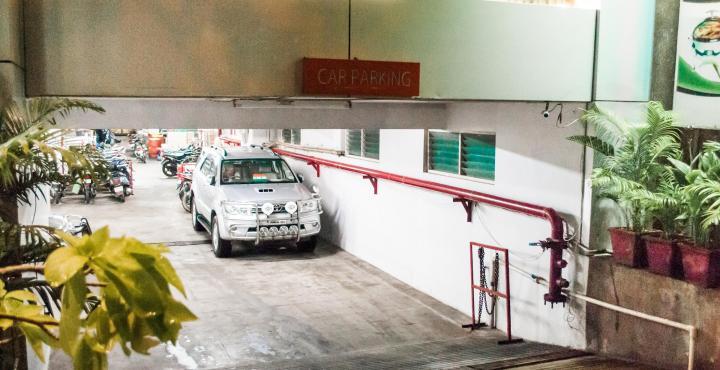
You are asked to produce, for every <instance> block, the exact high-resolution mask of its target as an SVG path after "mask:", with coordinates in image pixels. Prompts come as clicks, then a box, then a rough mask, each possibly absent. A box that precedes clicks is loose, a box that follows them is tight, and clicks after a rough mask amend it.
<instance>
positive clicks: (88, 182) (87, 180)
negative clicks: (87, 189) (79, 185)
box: [84, 179, 92, 184]
mask: <svg viewBox="0 0 720 370" xmlns="http://www.w3.org/2000/svg"><path fill="white" fill-rule="evenodd" d="M84 181H85V183H86V184H92V179H85V180H84Z"/></svg>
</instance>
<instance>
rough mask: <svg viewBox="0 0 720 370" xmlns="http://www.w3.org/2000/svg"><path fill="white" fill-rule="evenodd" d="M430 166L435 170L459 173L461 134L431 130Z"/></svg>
mask: <svg viewBox="0 0 720 370" xmlns="http://www.w3.org/2000/svg"><path fill="white" fill-rule="evenodd" d="M429 136H430V140H429V141H430V143H429V144H430V147H429V151H430V153H429V155H428V162H429V163H428V168H429V169H431V170H434V171H440V172H447V173H455V174H457V173H458V163H459V156H458V151H459V150H460V149H459V148H460V134H456V133H454V132H443V131H430V133H429Z"/></svg>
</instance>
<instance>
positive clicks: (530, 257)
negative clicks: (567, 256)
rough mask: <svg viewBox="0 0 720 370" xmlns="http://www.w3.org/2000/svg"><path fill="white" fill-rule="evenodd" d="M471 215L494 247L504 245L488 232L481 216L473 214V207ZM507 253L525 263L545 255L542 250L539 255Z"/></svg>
mask: <svg viewBox="0 0 720 370" xmlns="http://www.w3.org/2000/svg"><path fill="white" fill-rule="evenodd" d="M473 214H474V215H477V217H476V219H477V220H478V221H479V223H480V226H482V228H483V229H484V230H485V232H486V233H487V234H488V236H490V239H492V240H493V242H495V244H496V245H498V246H500V245H505V244H503V243H500V241H498V240H497V238H496V237H495V235H494V234H493V233H492V232H491V231H490V228H489V227H488V226H487V225H486V224H485V222H484V219H483V217H482V215H481V214H480V212H475V208H474V207H473ZM508 253H509V254H511V255H513V256H514V257H517V258H519V259H521V260H524V261H527V262H534V261H537V260H539V259H540V257H542V256H543V254H545V251H544V250H542V251H541V252H540V253H539V254H537V255H527V254H521V253H517V252H513V251H511V250H510V249H509V248H508Z"/></svg>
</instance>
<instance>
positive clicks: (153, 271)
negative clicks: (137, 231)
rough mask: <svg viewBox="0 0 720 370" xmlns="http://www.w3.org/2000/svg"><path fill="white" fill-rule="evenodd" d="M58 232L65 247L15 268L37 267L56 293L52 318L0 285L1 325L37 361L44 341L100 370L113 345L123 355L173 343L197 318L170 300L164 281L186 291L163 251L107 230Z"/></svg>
mask: <svg viewBox="0 0 720 370" xmlns="http://www.w3.org/2000/svg"><path fill="white" fill-rule="evenodd" d="M60 236H61V238H62V239H63V241H64V242H65V244H66V246H64V247H60V248H57V249H56V250H55V251H54V252H52V253H51V254H50V256H49V257H48V259H47V262H46V263H45V265H44V268H42V267H41V266H39V265H25V266H24V267H22V268H21V270H25V271H43V272H44V274H45V278H46V279H47V281H48V282H49V283H50V284H51V285H52V286H53V287H58V288H60V289H61V290H62V294H61V296H62V300H61V302H62V303H61V307H60V309H61V312H62V316H61V318H60V320H59V321H56V320H55V319H54V318H53V317H52V316H50V315H47V314H45V313H43V308H42V306H40V305H38V304H37V298H36V296H35V294H33V293H30V292H28V291H25V290H16V291H10V292H8V291H6V290H5V289H4V286H3V287H2V289H1V290H0V295H2V303H1V304H0V306H1V308H0V328H2V329H8V328H9V327H11V326H16V327H17V328H19V329H20V330H21V331H22V333H23V334H24V335H25V337H26V338H27V340H28V342H29V343H30V344H31V346H32V348H33V350H34V351H35V353H36V354H37V355H38V357H40V358H41V359H43V351H42V343H45V344H47V345H49V346H51V347H55V348H60V349H62V350H63V351H64V352H65V353H67V354H68V355H70V356H71V357H72V358H73V363H74V366H75V368H76V369H104V368H107V354H108V353H109V352H110V350H112V348H113V347H114V346H115V345H119V346H120V347H121V348H122V350H123V352H125V354H127V355H130V354H131V352H132V351H135V352H139V353H143V354H146V353H148V350H149V349H150V348H152V347H154V346H156V345H157V344H159V343H162V342H168V341H169V342H173V343H174V342H175V340H176V339H177V337H178V333H179V330H180V328H181V326H182V323H183V322H187V321H192V320H195V319H196V317H195V315H193V313H192V312H190V310H188V308H187V307H186V306H185V305H184V304H182V303H181V302H179V301H178V300H176V299H175V298H174V297H173V294H172V289H171V288H170V287H171V286H172V287H174V288H175V290H177V291H178V292H180V293H182V294H183V295H184V294H185V290H184V287H183V284H182V282H181V281H180V279H179V277H178V276H177V274H176V272H175V270H174V269H173V267H172V265H171V264H170V262H169V261H168V260H167V258H165V257H164V256H163V254H164V253H166V252H167V251H168V249H167V248H166V247H163V246H156V245H148V244H144V243H142V242H140V241H138V240H136V239H133V238H129V237H122V238H111V237H109V231H108V229H107V227H105V228H102V229H100V230H98V231H96V232H95V233H93V234H92V235H89V236H84V237H82V238H76V237H73V236H69V235H66V234H61V235H60ZM16 271H17V269H16ZM88 304H90V306H92V309H91V310H86V308H87V307H88Z"/></svg>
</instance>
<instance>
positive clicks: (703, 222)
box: [671, 141, 720, 248]
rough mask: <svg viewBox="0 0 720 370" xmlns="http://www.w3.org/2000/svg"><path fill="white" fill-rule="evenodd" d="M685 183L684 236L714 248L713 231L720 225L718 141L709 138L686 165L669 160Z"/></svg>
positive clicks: (719, 154)
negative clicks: (685, 232) (685, 234)
mask: <svg viewBox="0 0 720 370" xmlns="http://www.w3.org/2000/svg"><path fill="white" fill-rule="evenodd" d="M671 163H672V164H673V166H674V167H675V169H676V170H677V171H679V172H680V173H681V174H682V176H683V178H684V180H685V183H686V185H685V186H684V187H683V188H682V196H683V208H684V212H683V213H682V215H680V217H679V219H681V220H685V221H686V224H687V226H686V230H687V235H688V236H689V237H690V238H691V239H692V240H693V241H694V242H695V244H696V245H698V246H704V247H708V248H709V247H714V246H715V245H716V244H717V240H715V239H716V238H715V237H714V234H715V233H716V232H717V231H718V230H717V229H718V225H720V143H718V142H716V141H708V142H705V143H704V144H703V149H702V151H701V152H700V153H699V154H698V155H697V156H696V157H695V158H693V160H692V161H691V162H690V163H689V164H688V163H685V162H682V161H680V160H675V159H673V160H671Z"/></svg>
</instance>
